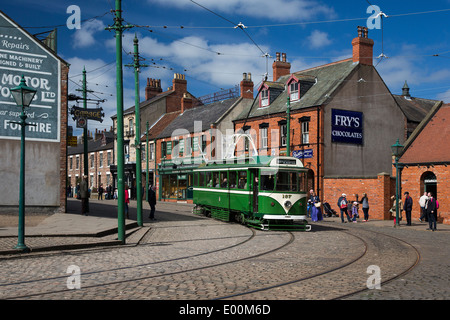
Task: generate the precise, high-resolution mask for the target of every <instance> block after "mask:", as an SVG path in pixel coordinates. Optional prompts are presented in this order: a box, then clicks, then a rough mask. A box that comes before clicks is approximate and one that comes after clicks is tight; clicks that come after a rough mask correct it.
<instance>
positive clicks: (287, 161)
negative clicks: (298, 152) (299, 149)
mask: <svg viewBox="0 0 450 320" xmlns="http://www.w3.org/2000/svg"><path fill="white" fill-rule="evenodd" d="M277 163H278V164H282V165H289V166H295V165H296V164H297V161H296V160H293V159H278V161H277Z"/></svg>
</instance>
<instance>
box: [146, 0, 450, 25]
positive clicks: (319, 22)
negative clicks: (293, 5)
mask: <svg viewBox="0 0 450 320" xmlns="http://www.w3.org/2000/svg"><path fill="white" fill-rule="evenodd" d="M191 1H192V0H191ZM207 10H208V11H210V12H211V10H209V9H207ZM444 12H450V9H440V10H430V11H421V12H410V13H399V14H391V15H389V17H390V18H398V17H406V16H412V15H421V14H432V13H444ZM214 14H216V13H214ZM216 15H218V14H216ZM219 16H220V15H219ZM225 19H226V18H225ZM227 20H228V19H227ZM358 20H362V21H367V16H366V17H361V18H346V19H332V20H318V21H305V22H292V23H280V24H266V25H253V26H252V25H247V26H246V29H251V28H271V27H289V26H298V25H310V24H322V23H335V22H350V21H358ZM234 26H236V25H235V24H234ZM147 27H149V28H163V29H234V27H224V26H185V25H180V26H168V25H163V26H147Z"/></svg>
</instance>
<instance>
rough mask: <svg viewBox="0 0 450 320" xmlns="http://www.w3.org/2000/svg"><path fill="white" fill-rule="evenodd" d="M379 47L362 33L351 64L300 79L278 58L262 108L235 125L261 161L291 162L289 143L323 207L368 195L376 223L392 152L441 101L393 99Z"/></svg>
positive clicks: (263, 90) (382, 213) (388, 185)
mask: <svg viewBox="0 0 450 320" xmlns="http://www.w3.org/2000/svg"><path fill="white" fill-rule="evenodd" d="M373 45H374V42H373V40H371V39H369V38H368V30H367V28H363V27H358V37H357V38H355V39H353V41H352V46H353V57H352V58H349V59H346V60H342V61H337V62H333V63H330V64H326V65H322V66H319V67H316V68H312V69H308V70H303V71H298V72H294V73H292V72H291V71H290V64H289V62H287V60H286V58H287V57H286V55H285V54H281V55H280V54H277V58H276V61H275V62H274V63H273V81H265V82H264V83H263V84H262V85H261V86H260V88H259V92H258V98H257V100H256V102H255V103H254V104H253V105H251V107H249V108H247V109H246V110H244V111H243V112H242V114H241V115H239V116H238V117H237V118H236V119H235V121H234V124H235V130H236V131H241V132H246V133H247V134H249V135H250V136H251V137H252V140H253V142H254V144H255V145H257V151H258V153H259V154H260V155H266V154H267V155H285V154H286V153H287V144H288V143H289V146H290V155H292V156H294V157H297V158H299V159H300V160H301V161H302V162H303V164H304V165H305V166H306V167H308V168H310V170H309V173H308V178H309V179H308V181H309V186H310V188H312V189H314V190H315V191H316V193H317V194H318V195H319V196H320V197H321V199H322V201H325V200H327V201H328V202H329V203H330V204H331V205H332V207H334V208H335V209H337V208H336V206H337V205H336V203H337V199H338V198H339V196H340V195H341V194H342V193H346V194H347V195H348V198H349V200H356V195H357V194H359V195H361V194H362V193H363V192H366V193H367V194H368V195H369V198H370V199H373V201H372V202H371V204H370V206H371V210H370V211H371V212H370V215H371V217H372V218H379V219H386V218H388V214H387V209H388V208H389V204H388V202H389V201H388V200H386V201H385V199H388V198H389V196H390V195H391V194H392V179H391V177H390V173H391V171H392V168H391V166H392V161H391V156H392V155H391V150H390V146H391V145H392V144H393V143H395V141H396V140H397V139H399V140H400V142H401V143H404V142H405V140H406V139H407V137H408V136H409V135H410V134H411V132H412V131H413V130H414V129H415V128H416V127H417V126H418V124H419V122H420V121H421V120H422V119H423V118H424V117H425V116H426V114H427V113H428V111H429V110H431V108H432V107H433V106H434V105H435V104H436V101H429V100H424V99H417V98H411V97H410V95H409V88H407V87H406V86H405V88H404V89H405V90H404V94H402V95H401V96H395V95H392V93H391V92H390V91H389V89H388V88H387V86H386V84H385V83H384V81H383V79H382V78H381V76H380V75H379V73H378V72H377V70H376V68H375V67H374V65H373V58H372V57H373ZM407 89H408V90H407ZM288 98H289V106H290V110H289V113H290V117H289V123H288V121H287V119H288V118H287V111H288V108H287V104H288ZM288 128H289V133H290V134H289V135H288V134H287V132H288ZM288 137H289V138H290V139H289V141H288ZM248 145H249V142H248V141H245V142H243V143H241V144H240V145H238V147H237V155H238V156H239V155H240V154H245V153H248V152H249V149H248Z"/></svg>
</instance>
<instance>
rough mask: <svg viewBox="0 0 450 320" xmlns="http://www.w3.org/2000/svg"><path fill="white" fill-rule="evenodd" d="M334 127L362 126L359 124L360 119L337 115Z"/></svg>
mask: <svg viewBox="0 0 450 320" xmlns="http://www.w3.org/2000/svg"><path fill="white" fill-rule="evenodd" d="M334 125H335V126H343V127H353V128H359V127H360V125H361V124H360V122H359V118H356V117H348V116H341V115H336V116H335V117H334Z"/></svg>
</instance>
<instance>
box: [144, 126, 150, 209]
mask: <svg viewBox="0 0 450 320" xmlns="http://www.w3.org/2000/svg"><path fill="white" fill-rule="evenodd" d="M145 132H146V134H145V135H146V137H147V143H146V145H145V146H146V147H145V151H146V153H147V154H146V156H145V160H146V161H145V162H146V164H147V169H146V170H145V192H146V195H147V197H145V198H146V199H147V201H148V178H149V176H148V175H149V174H148V149H150V146H149V145H148V121H147V128H146V130H145Z"/></svg>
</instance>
